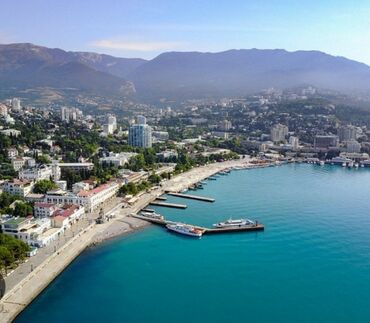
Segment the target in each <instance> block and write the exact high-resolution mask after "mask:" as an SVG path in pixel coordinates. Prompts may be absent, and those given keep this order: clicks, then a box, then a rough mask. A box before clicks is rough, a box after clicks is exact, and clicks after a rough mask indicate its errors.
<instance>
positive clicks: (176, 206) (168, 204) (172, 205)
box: [149, 201, 188, 209]
mask: <svg viewBox="0 0 370 323" xmlns="http://www.w3.org/2000/svg"><path fill="white" fill-rule="evenodd" d="M149 204H150V205H154V206H163V207H172V208H175V209H186V208H187V207H188V206H187V205H185V204H176V203H165V202H156V201H154V202H150V203H149Z"/></svg>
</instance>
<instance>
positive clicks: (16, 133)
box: [0, 129, 21, 137]
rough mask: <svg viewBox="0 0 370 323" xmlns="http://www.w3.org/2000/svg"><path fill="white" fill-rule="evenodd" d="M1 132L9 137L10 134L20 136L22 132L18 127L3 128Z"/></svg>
mask: <svg viewBox="0 0 370 323" xmlns="http://www.w3.org/2000/svg"><path fill="white" fill-rule="evenodd" d="M0 132H1V133H2V134H4V135H6V136H8V137H10V136H12V137H18V136H19V135H20V134H21V132H20V131H19V130H16V129H5V130H1V131H0Z"/></svg>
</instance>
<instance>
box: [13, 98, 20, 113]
mask: <svg viewBox="0 0 370 323" xmlns="http://www.w3.org/2000/svg"><path fill="white" fill-rule="evenodd" d="M20 109H21V100H19V99H18V98H14V99H13V100H12V110H13V111H20Z"/></svg>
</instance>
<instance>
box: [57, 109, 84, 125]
mask: <svg viewBox="0 0 370 323" xmlns="http://www.w3.org/2000/svg"><path fill="white" fill-rule="evenodd" d="M60 113H61V118H62V120H63V121H65V122H70V121H76V120H79V119H81V118H82V116H83V113H82V111H81V110H80V109H77V108H68V107H61V109H60Z"/></svg>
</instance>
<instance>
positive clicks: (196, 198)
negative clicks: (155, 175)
mask: <svg viewBox="0 0 370 323" xmlns="http://www.w3.org/2000/svg"><path fill="white" fill-rule="evenodd" d="M167 195H172V196H176V197H182V198H185V199H191V200H197V201H204V202H211V203H212V202H214V201H215V199H213V198H210V197H205V196H198V195H190V194H182V193H174V192H167Z"/></svg>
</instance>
